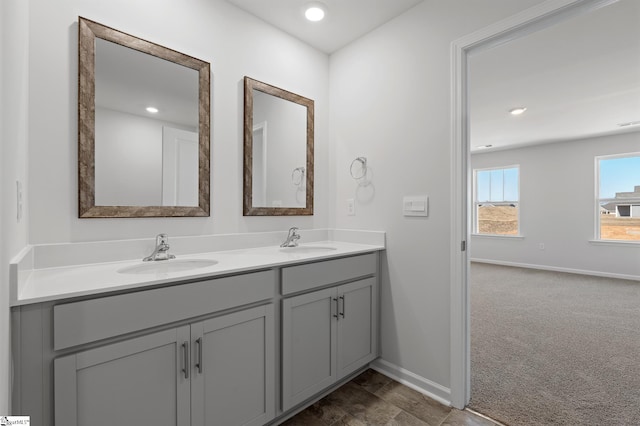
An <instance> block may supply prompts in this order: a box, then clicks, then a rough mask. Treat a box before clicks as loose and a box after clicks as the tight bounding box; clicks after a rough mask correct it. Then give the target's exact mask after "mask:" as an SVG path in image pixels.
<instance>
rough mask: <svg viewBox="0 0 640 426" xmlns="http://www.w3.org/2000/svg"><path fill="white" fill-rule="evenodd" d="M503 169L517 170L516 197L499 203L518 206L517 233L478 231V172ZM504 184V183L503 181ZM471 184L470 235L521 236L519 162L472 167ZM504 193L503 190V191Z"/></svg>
mask: <svg viewBox="0 0 640 426" xmlns="http://www.w3.org/2000/svg"><path fill="white" fill-rule="evenodd" d="M505 169H517V170H518V184H517V187H518V199H517V200H514V201H511V200H503V201H501V203H511V204H515V205H516V206H517V207H518V233H517V234H515V235H512V234H484V233H480V232H478V228H479V226H478V225H479V224H478V204H480V201H478V172H486V171H491V170H505ZM503 185H504V183H503ZM472 186H473V199H472V202H471V204H472V210H473V211H472V212H471V214H472V218H471V219H472V229H471V235H473V236H482V237H499V238H522V237H523V235H522V226H521V225H522V224H521V221H520V210H521V208H520V206H521V204H522V201H521V198H522V196H521V193H520V164H511V165H506V166H495V167H481V168H474V169H473V182H472ZM503 195H504V192H503ZM483 203H486V201H484V202H483Z"/></svg>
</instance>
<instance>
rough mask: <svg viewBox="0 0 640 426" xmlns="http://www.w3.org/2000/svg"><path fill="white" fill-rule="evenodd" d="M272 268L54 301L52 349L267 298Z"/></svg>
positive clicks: (271, 291)
mask: <svg viewBox="0 0 640 426" xmlns="http://www.w3.org/2000/svg"><path fill="white" fill-rule="evenodd" d="M275 283H276V273H275V271H264V272H256V273H252V274H246V275H238V276H233V277H226V278H218V279H211V280H206V281H199V282H195V283H190V284H182V285H175V286H171V287H164V288H158V289H153V290H144V291H137V292H134V293H127V294H120V295H117V296H108V297H101V298H98V299H91V300H83V301H81V302H73V303H67V304H63V305H56V306H54V308H53V345H54V349H55V350H59V349H64V348H68V347H71V346H76V345H81V344H84V343H89V342H93V341H97V340H101V339H106V338H109V337H114V336H118V335H121V334H126V333H131V332H134V331H138V330H144V329H146V328H150V327H155V326H159V325H162V324H168V323H171V322H174V321H181V320H185V319H188V318H192V317H197V316H199V315H206V314H208V313H212V312H216V311H221V310H224V309H231V308H234V307H236V306H242V305H246V304H248V303H253V302H258V301H261V300H266V299H270V298H272V297H273V296H274V291H275Z"/></svg>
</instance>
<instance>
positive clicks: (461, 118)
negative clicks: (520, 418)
mask: <svg viewBox="0 0 640 426" xmlns="http://www.w3.org/2000/svg"><path fill="white" fill-rule="evenodd" d="M617 1H618V0H547V1H545V2H542V3H540V4H538V5H536V6H533V7H531V8H529V9H527V10H525V11H523V12H521V13H518V14H516V15H513V16H512V17H509V18H507V19H504V20H502V21H499V22H497V23H495V24H493V25H490V26H488V27H485V28H483V29H481V30H479V31H476V32H474V33H471V34H469V35H467V36H465V37H462V38H460V39H457V40H455V41H453V42H452V43H451V73H452V75H451V179H450V185H451V188H450V189H451V212H452V221H451V244H450V250H451V256H450V259H451V261H450V262H451V263H450V279H451V291H450V299H451V308H450V313H451V318H450V319H451V340H450V366H451V371H450V382H451V384H450V386H451V405H452V406H453V407H456V408H459V409H462V408H464V407H465V406H466V405H467V404H468V403H469V399H470V398H471V357H470V352H471V349H470V322H469V317H470V303H469V302H470V297H469V285H468V277H469V266H470V257H469V255H468V253H469V252H468V250H467V248H468V244H469V241H470V229H471V217H470V216H471V215H470V212H471V202H472V198H471V190H472V182H471V176H472V173H471V170H470V169H469V167H470V147H469V110H468V99H467V95H468V93H467V91H468V87H467V86H468V66H467V61H468V57H469V56H471V55H475V54H477V53H479V52H482V51H484V50H487V49H491V48H493V47H496V46H499V45H502V44H505V43H508V42H510V41H512V40H515V39H517V38H520V37H523V36H525V35H527V34H530V33H533V32H536V31H539V30H541V29H543V28H546V27H550V26H552V25H555V24H557V23H560V22H562V21H565V20H567V19H570V18H573V17H575V16H578V15H581V14H583V13H587V12H591V11H593V10H596V9H599V8H601V7H604V6H607V5H610V4H612V3H616V2H617Z"/></svg>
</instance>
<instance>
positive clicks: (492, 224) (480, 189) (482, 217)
mask: <svg viewBox="0 0 640 426" xmlns="http://www.w3.org/2000/svg"><path fill="white" fill-rule="evenodd" d="M519 175H520V167H519V166H509V167H506V168H499V169H476V170H474V171H473V180H474V196H473V202H474V206H473V215H474V217H473V219H474V221H473V222H474V229H473V232H474V233H475V234H483V235H519V234H520V209H519V201H520V195H519V192H520V189H519Z"/></svg>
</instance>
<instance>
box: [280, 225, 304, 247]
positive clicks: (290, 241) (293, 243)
mask: <svg viewBox="0 0 640 426" xmlns="http://www.w3.org/2000/svg"><path fill="white" fill-rule="evenodd" d="M297 231H298V228H296V227H295V226H294V227H292V228H290V229H289V235H287V239H286V240H284V243H282V244H280V247H297V246H298V240H299V239H300V234H298V232H297Z"/></svg>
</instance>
